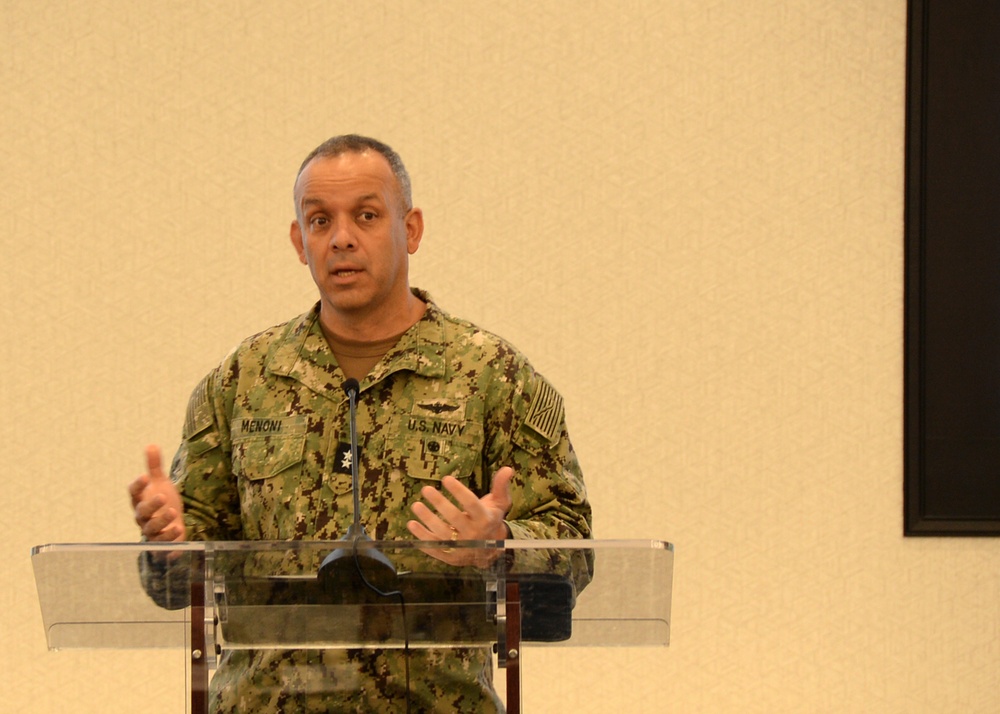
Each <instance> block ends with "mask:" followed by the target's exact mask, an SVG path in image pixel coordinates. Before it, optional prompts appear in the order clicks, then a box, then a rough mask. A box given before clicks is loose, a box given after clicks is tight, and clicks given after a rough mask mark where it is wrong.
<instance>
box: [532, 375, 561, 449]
mask: <svg viewBox="0 0 1000 714" xmlns="http://www.w3.org/2000/svg"><path fill="white" fill-rule="evenodd" d="M562 422H563V399H562V395H560V394H559V392H557V391H556V390H555V388H554V387H553V386H552V385H551V384H549V383H548V381H547V380H546V379H545V378H543V377H541V376H538V377H536V378H535V384H534V394H533V395H532V397H531V404H529V405H528V414H527V416H525V418H524V425H525V426H527V427H529V428H530V429H532V430H533V431H535V432H537V433H538V434H539V435H541V436H542V437H544V438H545V439H546V441H548V442H549V443H550V444H551V443H553V442H555V441H556V440H557V439H558V438H559V433H560V431H561V425H562Z"/></svg>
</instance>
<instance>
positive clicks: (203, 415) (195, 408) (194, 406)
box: [184, 377, 212, 437]
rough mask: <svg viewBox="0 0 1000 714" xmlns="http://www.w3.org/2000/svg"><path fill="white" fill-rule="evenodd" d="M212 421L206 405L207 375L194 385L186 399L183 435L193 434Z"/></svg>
mask: <svg viewBox="0 0 1000 714" xmlns="http://www.w3.org/2000/svg"><path fill="white" fill-rule="evenodd" d="M211 423H212V412H211V409H210V408H209V405H208V377H205V378H204V379H202V380H201V382H199V383H198V386H197V387H195V389H194V393H193V394H192V395H191V398H190V399H189V400H188V408H187V417H186V418H185V419H184V436H185V437H189V436H194V435H195V434H197V433H198V432H199V431H201V430H202V429H204V428H205V427H207V426H208V425H209V424H211Z"/></svg>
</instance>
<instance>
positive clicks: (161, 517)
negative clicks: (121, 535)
mask: <svg viewBox="0 0 1000 714" xmlns="http://www.w3.org/2000/svg"><path fill="white" fill-rule="evenodd" d="M146 468H147V470H148V473H145V474H142V475H141V476H139V477H138V478H137V479H135V480H134V481H132V483H130V484H129V486H128V492H129V497H130V498H131V500H132V508H133V515H134V517H135V522H136V524H137V525H138V526H139V529H140V530H141V531H142V535H143V536H144V537H145V538H146V539H147V540H152V541H176V540H184V538H185V534H186V529H185V527H184V518H183V507H182V505H181V499H180V496H179V494H178V493H177V489H176V488H175V487H174V484H173V482H172V481H170V479H169V478H168V477H167V475H166V474H165V473H164V472H163V461H162V459H161V456H160V448H159V447H158V446H155V445H151V446H147V447H146Z"/></svg>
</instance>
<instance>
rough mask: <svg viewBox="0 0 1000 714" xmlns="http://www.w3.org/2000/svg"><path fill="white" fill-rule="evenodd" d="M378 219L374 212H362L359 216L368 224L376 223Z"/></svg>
mask: <svg viewBox="0 0 1000 714" xmlns="http://www.w3.org/2000/svg"><path fill="white" fill-rule="evenodd" d="M377 217H378V216H377V215H376V213H375V212H374V211H362V212H361V213H360V214H358V218H360V219H361V220H362V221H364V222H366V223H370V222H372V221H374V220H375V219H376V218H377Z"/></svg>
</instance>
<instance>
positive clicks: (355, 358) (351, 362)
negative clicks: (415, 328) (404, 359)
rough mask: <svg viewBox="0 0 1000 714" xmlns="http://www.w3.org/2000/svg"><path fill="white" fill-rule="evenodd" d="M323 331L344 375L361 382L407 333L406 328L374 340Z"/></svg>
mask: <svg viewBox="0 0 1000 714" xmlns="http://www.w3.org/2000/svg"><path fill="white" fill-rule="evenodd" d="M323 332H324V333H325V334H326V341H327V342H329V343H330V349H331V350H333V356H334V357H336V358H337V363H338V364H339V365H340V369H341V370H343V372H344V376H345V377H347V378H348V379H350V378H352V377H353V378H354V379H356V380H358V381H359V382H360V381H361V380H362V379H364V378H365V377H366V376H367V375H368V373H369V372H371V371H372V367H374V366H375V365H377V364H378V362H379V360H380V359H382V357H384V356H385V353H386V352H388V351H389V350H391V349H392V348H393V347H394V346H395V345H396V343H397V342H399V338H400V337H402V336H403V335H404V334H405V332H406V330H404V331H403V332H400V333H399V334H398V335H393V336H391V337H387V338H386V339H384V340H376V341H374V342H363V341H359V340H347V339H344V338H343V337H337V336H336V335H334V334H332V333H330V332H328V331H326V330H324V331H323Z"/></svg>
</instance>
